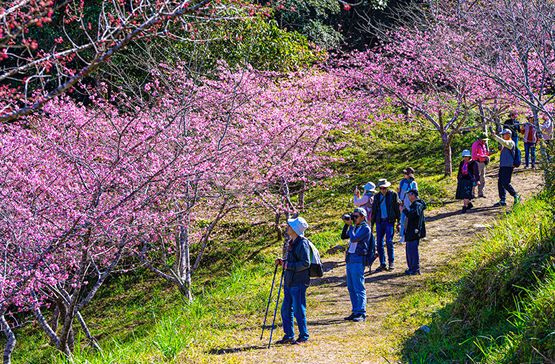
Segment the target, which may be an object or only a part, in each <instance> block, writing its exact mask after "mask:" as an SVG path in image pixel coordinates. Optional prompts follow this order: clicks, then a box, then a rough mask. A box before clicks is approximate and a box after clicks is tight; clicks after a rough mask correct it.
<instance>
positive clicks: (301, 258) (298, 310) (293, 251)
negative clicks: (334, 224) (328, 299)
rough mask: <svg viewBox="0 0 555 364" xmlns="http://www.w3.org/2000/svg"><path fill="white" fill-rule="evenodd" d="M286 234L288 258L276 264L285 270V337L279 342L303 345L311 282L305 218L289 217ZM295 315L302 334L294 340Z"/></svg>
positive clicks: (277, 261) (283, 305)
mask: <svg viewBox="0 0 555 364" xmlns="http://www.w3.org/2000/svg"><path fill="white" fill-rule="evenodd" d="M287 224H288V226H287V233H288V234H289V236H291V241H290V242H289V247H288V250H287V251H288V253H287V260H282V259H279V258H278V259H276V260H275V264H276V265H281V266H282V267H283V269H284V272H283V283H284V284H283V292H284V295H283V302H282V303H281V319H282V320H283V331H284V332H285V335H284V336H283V339H281V340H279V341H278V342H276V344H294V345H295V344H304V343H306V342H307V341H308V332H307V325H306V289H307V288H308V284H309V283H310V277H309V275H308V268H310V245H309V243H308V239H307V238H305V237H304V232H305V230H306V229H307V228H308V224H307V222H306V220H305V219H303V218H302V217H298V218H296V219H289V220H287ZM293 316H294V317H295V319H296V320H297V327H298V328H299V337H298V338H297V340H295V331H294V330H293Z"/></svg>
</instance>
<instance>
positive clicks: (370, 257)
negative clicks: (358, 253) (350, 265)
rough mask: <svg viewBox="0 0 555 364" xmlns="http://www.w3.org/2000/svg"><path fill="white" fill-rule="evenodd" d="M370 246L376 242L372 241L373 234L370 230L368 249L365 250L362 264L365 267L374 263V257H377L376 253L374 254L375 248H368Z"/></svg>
mask: <svg viewBox="0 0 555 364" xmlns="http://www.w3.org/2000/svg"><path fill="white" fill-rule="evenodd" d="M372 246H374V247H375V246H376V243H375V241H374V234H373V233H372V232H370V243H369V244H368V251H367V252H366V255H365V256H364V265H365V266H367V267H370V266H372V264H373V263H374V261H375V260H376V258H377V257H378V254H376V250H375V249H370V247H372Z"/></svg>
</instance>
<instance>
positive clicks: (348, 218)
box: [341, 214, 354, 220]
mask: <svg viewBox="0 0 555 364" xmlns="http://www.w3.org/2000/svg"><path fill="white" fill-rule="evenodd" d="M341 218H342V219H343V220H354V218H353V214H344V215H343V216H341Z"/></svg>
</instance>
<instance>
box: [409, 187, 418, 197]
mask: <svg viewBox="0 0 555 364" xmlns="http://www.w3.org/2000/svg"><path fill="white" fill-rule="evenodd" d="M407 193H412V194H413V195H415V196H416V197H418V190H417V189H416V188H413V189H412V190H410V191H409V192H407Z"/></svg>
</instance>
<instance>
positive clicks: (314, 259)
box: [308, 240, 324, 278]
mask: <svg viewBox="0 0 555 364" xmlns="http://www.w3.org/2000/svg"><path fill="white" fill-rule="evenodd" d="M308 245H310V256H309V259H310V267H309V268H308V276H309V277H313V278H320V277H323V276H324V267H323V265H322V260H321V259H320V253H319V252H318V249H317V248H316V246H315V245H314V244H312V242H311V241H310V240H309V241H308Z"/></svg>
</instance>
